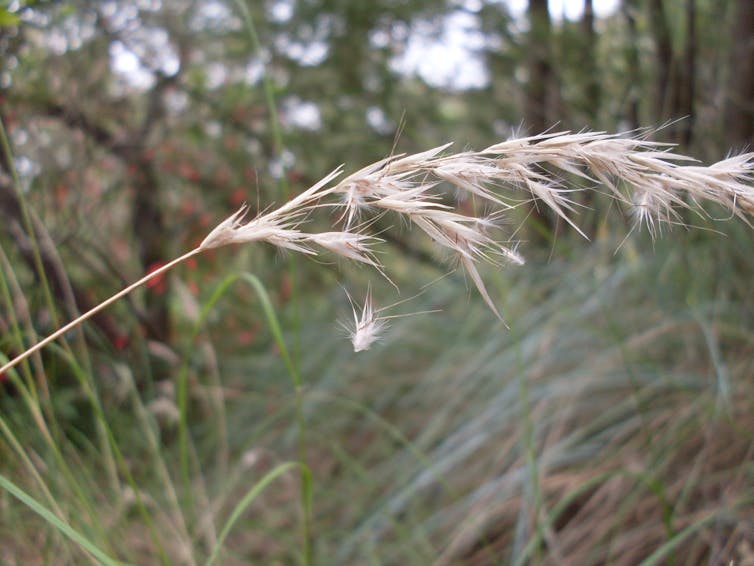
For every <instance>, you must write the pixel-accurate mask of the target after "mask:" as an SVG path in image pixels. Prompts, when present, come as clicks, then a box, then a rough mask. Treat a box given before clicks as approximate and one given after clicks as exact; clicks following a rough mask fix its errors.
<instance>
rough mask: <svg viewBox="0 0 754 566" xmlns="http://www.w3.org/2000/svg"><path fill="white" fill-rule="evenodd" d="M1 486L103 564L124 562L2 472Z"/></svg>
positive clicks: (113, 564) (0, 477)
mask: <svg viewBox="0 0 754 566" xmlns="http://www.w3.org/2000/svg"><path fill="white" fill-rule="evenodd" d="M0 487H2V488H3V489H4V490H6V491H7V492H9V493H10V494H11V495H12V496H13V497H15V498H16V499H18V500H19V501H21V502H22V503H23V504H24V505H26V506H27V507H29V508H30V509H31V510H32V511H34V512H35V513H37V514H38V515H40V516H41V517H42V518H43V519H44V520H45V521H47V522H48V523H50V524H51V525H52V526H53V527H55V528H56V529H57V530H58V531H60V532H61V533H62V534H64V535H65V536H67V537H68V538H69V539H71V540H72V541H73V542H75V543H76V544H78V545H79V546H80V547H81V548H82V549H84V550H85V551H86V552H88V553H89V554H91V555H92V556H94V557H95V558H96V559H97V560H99V561H100V562H101V563H102V564H106V565H108V566H109V565H112V566H118V565H120V564H122V562H118V561H117V560H113V559H112V558H110V557H109V556H108V555H107V554H105V553H104V552H103V551H102V550H100V549H99V548H98V547H97V546H95V545H94V543H92V542H91V541H89V539H87V538H85V537H84V536H83V535H82V534H80V533H79V532H78V531H76V530H75V529H74V528H73V527H71V526H70V525H69V524H68V523H66V522H65V521H63V520H62V519H60V518H59V517H57V516H56V515H54V514H53V513H52V511H50V510H49V509H47V508H46V507H45V506H44V505H42V504H41V503H40V502H39V501H37V500H36V499H34V498H33V497H32V496H30V495H29V494H27V493H26V492H25V491H24V490H22V489H21V488H20V487H18V486H17V485H16V484H14V483H13V482H12V481H10V480H9V479H8V478H6V477H5V476H3V475H2V474H0Z"/></svg>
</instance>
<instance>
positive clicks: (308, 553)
mask: <svg viewBox="0 0 754 566" xmlns="http://www.w3.org/2000/svg"><path fill="white" fill-rule="evenodd" d="M235 3H236V5H237V6H238V9H239V11H240V12H241V15H242V17H243V19H244V21H245V23H246V29H247V30H248V32H249V39H250V40H251V46H252V49H253V50H254V51H255V52H256V53H257V54H258V55H259V59H260V63H261V64H262V67H263V68H264V70H265V72H264V73H263V75H262V84H263V86H264V96H265V103H266V106H267V112H268V114H269V117H270V120H269V121H270V128H271V130H272V142H273V147H274V150H275V154H276V156H277V158H278V160H279V161H280V167H281V168H283V167H284V165H283V160H282V156H283V149H284V148H285V145H284V142H283V133H282V130H281V129H280V121H279V120H278V111H277V104H276V102H275V89H274V85H273V84H272V81H271V80H270V77H269V75H268V73H267V70H266V68H265V65H264V61H263V60H262V45H261V43H260V41H259V35H258V34H257V29H256V26H255V25H254V19H253V18H252V16H251V12H250V11H249V8H248V6H247V5H246V2H245V1H244V0H235ZM278 187H279V188H280V192H281V193H282V196H283V197H284V198H285V200H286V201H288V200H289V193H290V191H289V189H288V182H287V180H286V176H285V171H284V170H283V171H282V174H281V175H280V179H279V180H278ZM288 274H289V277H290V284H291V304H292V306H293V320H292V326H293V365H294V366H295V367H296V370H295V371H294V372H293V373H292V375H296V376H297V379H294V381H297V383H295V385H294V393H295V395H296V426H297V429H298V440H297V446H298V459H299V462H300V463H301V464H302V465H301V467H300V468H299V472H300V474H299V479H300V491H301V507H302V509H303V513H304V524H303V535H302V536H303V542H304V557H303V558H304V560H303V562H304V565H305V566H308V565H309V564H311V563H312V544H311V524H310V523H311V517H310V509H311V502H310V501H308V500H307V498H308V497H310V495H311V490H310V488H311V483H312V482H311V477H310V476H308V475H307V474H306V471H305V466H306V424H305V422H304V414H303V388H302V384H301V375H300V370H299V369H298V368H300V367H301V364H300V359H301V347H300V334H301V332H300V331H301V310H300V308H299V300H298V260H297V259H296V258H295V257H293V258H292V259H291V262H290V263H289V271H288Z"/></svg>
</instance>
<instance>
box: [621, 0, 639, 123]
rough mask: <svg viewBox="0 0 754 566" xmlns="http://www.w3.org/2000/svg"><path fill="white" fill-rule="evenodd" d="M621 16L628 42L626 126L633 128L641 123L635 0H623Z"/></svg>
mask: <svg viewBox="0 0 754 566" xmlns="http://www.w3.org/2000/svg"><path fill="white" fill-rule="evenodd" d="M621 6H622V11H623V17H624V18H625V19H626V27H627V28H628V44H627V45H626V51H625V53H626V66H627V67H628V73H627V75H628V76H627V77H626V84H627V87H626V105H627V109H626V120H627V122H628V128H629V129H630V130H635V129H637V128H638V127H639V126H640V125H641V119H640V117H639V101H640V99H641V70H640V67H639V50H638V47H637V45H638V44H639V34H638V32H637V29H636V11H637V7H636V0H623V3H622V5H621Z"/></svg>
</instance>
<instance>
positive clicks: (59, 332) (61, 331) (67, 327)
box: [0, 248, 203, 374]
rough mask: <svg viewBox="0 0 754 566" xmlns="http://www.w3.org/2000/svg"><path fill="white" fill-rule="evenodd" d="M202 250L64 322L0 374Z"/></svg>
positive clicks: (196, 249)
mask: <svg viewBox="0 0 754 566" xmlns="http://www.w3.org/2000/svg"><path fill="white" fill-rule="evenodd" d="M202 251H203V250H202V249H201V248H195V249H193V250H191V251H190V252H188V253H185V254H183V255H182V256H180V257H177V258H175V259H174V260H173V261H171V262H169V263H166V264H165V265H163V266H162V267H160V268H159V269H156V270H154V271H152V272H151V273H147V274H146V275H145V276H144V277H142V278H141V279H139V280H138V281H136V282H135V283H132V284H131V285H129V286H128V287H126V288H124V289H122V290H120V291H118V292H117V293H115V294H114V295H113V296H112V297H110V298H109V299H106V300H104V301H102V302H101V303H100V304H98V305H97V306H95V307H93V308H91V309H89V310H88V311H87V312H85V313H84V314H82V315H81V316H79V317H78V318H76V319H74V320H72V321H71V322H69V323H68V324H66V325H65V326H63V327H62V328H59V329H58V330H56V331H55V332H53V333H52V334H50V335H49V336H48V337H47V338H44V339H43V340H40V341H39V342H37V343H36V344H35V345H34V346H32V347H31V348H29V349H28V350H26V351H25V352H23V353H22V354H19V355H18V356H16V357H15V358H13V359H12V360H11V361H9V362H8V363H7V364H5V365H4V366H3V367H1V368H0V374H1V373H5V372H6V371H8V370H9V369H11V368H13V367H15V366H16V365H18V364H19V363H21V362H22V361H24V360H25V359H26V358H28V357H29V356H31V355H32V354H34V353H35V352H37V351H39V350H41V349H42V348H44V347H45V346H47V345H48V344H49V343H50V342H54V341H55V340H57V339H58V338H60V337H61V336H63V335H64V334H65V333H66V332H68V331H70V330H73V329H74V328H76V327H78V326H79V325H81V323H83V322H85V321H86V320H88V319H90V318H91V317H92V316H94V315H95V314H97V313H98V312H100V311H101V310H104V309H106V308H107V307H109V306H110V305H112V304H113V303H115V302H116V301H118V300H120V299H122V298H123V297H125V296H126V295H128V294H129V293H131V292H133V291H134V290H136V289H138V288H139V287H141V286H142V285H144V284H145V283H147V282H148V281H150V280H151V279H154V278H155V277H157V276H159V275H162V274H163V273H165V272H167V271H170V270H171V269H173V268H174V267H175V266H176V265H178V264H180V263H182V262H184V261H186V260H187V259H189V258H190V257H193V256H195V255H197V254H198V253H200V252H202Z"/></svg>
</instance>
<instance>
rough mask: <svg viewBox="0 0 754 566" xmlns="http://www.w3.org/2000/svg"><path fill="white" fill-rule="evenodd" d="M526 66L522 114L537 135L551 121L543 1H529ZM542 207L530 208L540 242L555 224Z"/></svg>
mask: <svg viewBox="0 0 754 566" xmlns="http://www.w3.org/2000/svg"><path fill="white" fill-rule="evenodd" d="M527 14H528V17H529V37H528V43H527V49H528V67H529V81H528V83H527V85H526V101H525V103H524V117H525V120H526V128H527V130H528V131H529V133H531V134H541V133H542V132H544V131H546V130H547V129H548V128H550V127H551V126H552V125H553V123H554V122H555V120H554V119H553V116H552V115H551V108H552V105H551V103H552V101H553V99H554V88H553V87H554V86H555V85H554V81H553V77H552V63H551V47H550V46H551V42H552V37H551V32H550V28H551V25H550V12H549V10H548V7H547V0H529V7H528V11H527ZM545 208H546V207H543V206H541V205H540V206H537V203H536V201H535V203H534V208H533V210H532V221H533V222H534V227H535V228H536V229H537V233H536V236H535V238H536V239H539V240H540V241H541V242H545V241H547V240H548V239H550V236H552V234H553V233H554V227H555V225H556V223H555V220H554V219H553V218H552V216H550V215H548V214H547V213H546V211H545Z"/></svg>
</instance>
